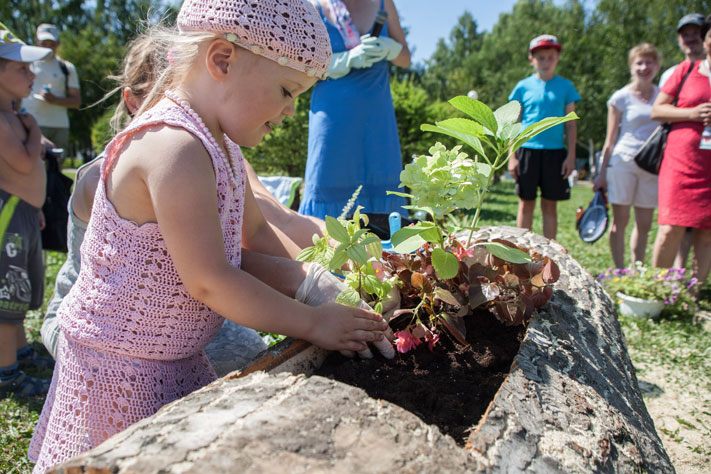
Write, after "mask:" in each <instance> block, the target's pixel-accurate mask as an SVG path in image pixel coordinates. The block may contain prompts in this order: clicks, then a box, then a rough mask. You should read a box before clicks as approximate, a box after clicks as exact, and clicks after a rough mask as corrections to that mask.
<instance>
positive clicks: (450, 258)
mask: <svg viewBox="0 0 711 474" xmlns="http://www.w3.org/2000/svg"><path fill="white" fill-rule="evenodd" d="M432 265H433V266H434V269H435V270H437V275H439V277H440V278H441V279H443V280H447V279H449V278H454V277H455V276H457V273H459V260H457V257H455V256H454V254H453V253H450V252H447V251H444V250H442V249H440V248H436V249H434V250H433V251H432Z"/></svg>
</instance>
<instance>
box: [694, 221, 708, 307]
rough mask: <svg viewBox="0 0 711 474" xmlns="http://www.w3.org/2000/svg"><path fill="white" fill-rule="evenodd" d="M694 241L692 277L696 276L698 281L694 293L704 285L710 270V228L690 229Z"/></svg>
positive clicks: (697, 292)
mask: <svg viewBox="0 0 711 474" xmlns="http://www.w3.org/2000/svg"><path fill="white" fill-rule="evenodd" d="M692 238H693V241H694V257H693V261H692V267H693V268H692V273H691V276H692V277H696V279H697V280H699V282H698V283H697V285H696V288H694V293H695V294H696V295H698V294H699V291H701V287H702V286H704V283H705V282H706V278H708V276H709V270H711V229H694V230H693V231H692Z"/></svg>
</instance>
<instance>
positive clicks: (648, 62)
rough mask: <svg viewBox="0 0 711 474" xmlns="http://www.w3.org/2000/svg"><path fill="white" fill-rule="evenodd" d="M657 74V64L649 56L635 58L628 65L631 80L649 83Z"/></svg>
mask: <svg viewBox="0 0 711 474" xmlns="http://www.w3.org/2000/svg"><path fill="white" fill-rule="evenodd" d="M658 72H659V63H658V62H657V61H656V60H655V59H654V58H653V57H651V56H636V57H635V58H634V59H633V60H632V64H631V65H630V73H631V74H632V80H634V81H639V82H651V81H652V79H654V76H656V75H657V73H658Z"/></svg>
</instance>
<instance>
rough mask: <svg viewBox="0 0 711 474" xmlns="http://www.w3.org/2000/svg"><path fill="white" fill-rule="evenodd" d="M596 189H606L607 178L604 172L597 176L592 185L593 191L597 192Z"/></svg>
mask: <svg viewBox="0 0 711 474" xmlns="http://www.w3.org/2000/svg"><path fill="white" fill-rule="evenodd" d="M598 189H602V190H605V189H607V177H606V176H605V172H604V171H601V172H600V174H598V175H597V178H595V181H594V183H593V191H597V190H598Z"/></svg>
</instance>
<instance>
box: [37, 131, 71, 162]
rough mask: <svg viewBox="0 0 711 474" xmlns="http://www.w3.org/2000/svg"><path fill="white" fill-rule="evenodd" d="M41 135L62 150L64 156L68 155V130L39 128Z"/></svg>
mask: <svg viewBox="0 0 711 474" xmlns="http://www.w3.org/2000/svg"><path fill="white" fill-rule="evenodd" d="M40 130H41V131H42V135H43V136H44V137H45V138H47V139H48V140H51V141H52V143H54V146H56V147H57V148H62V149H64V156H67V154H68V153H69V129H68V128H59V127H40Z"/></svg>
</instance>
